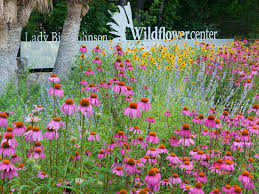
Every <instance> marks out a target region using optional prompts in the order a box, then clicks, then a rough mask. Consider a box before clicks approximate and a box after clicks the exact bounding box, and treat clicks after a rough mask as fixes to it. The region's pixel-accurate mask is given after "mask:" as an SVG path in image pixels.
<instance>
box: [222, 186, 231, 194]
mask: <svg viewBox="0 0 259 194" xmlns="http://www.w3.org/2000/svg"><path fill="white" fill-rule="evenodd" d="M221 190H222V192H223V193H225V194H232V188H231V185H226V186H225V187H222V188H221Z"/></svg>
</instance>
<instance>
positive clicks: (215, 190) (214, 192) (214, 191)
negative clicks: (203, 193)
mask: <svg viewBox="0 0 259 194" xmlns="http://www.w3.org/2000/svg"><path fill="white" fill-rule="evenodd" d="M209 194H221V192H220V190H219V189H213V191H211V192H210V193H209Z"/></svg>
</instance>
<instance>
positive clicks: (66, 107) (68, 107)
mask: <svg viewBox="0 0 259 194" xmlns="http://www.w3.org/2000/svg"><path fill="white" fill-rule="evenodd" d="M60 111H61V112H63V113H65V114H66V115H72V114H73V115H74V114H75V113H76V105H75V104H74V101H73V100H72V99H67V100H66V101H65V103H64V104H63V105H62V106H61V108H60Z"/></svg>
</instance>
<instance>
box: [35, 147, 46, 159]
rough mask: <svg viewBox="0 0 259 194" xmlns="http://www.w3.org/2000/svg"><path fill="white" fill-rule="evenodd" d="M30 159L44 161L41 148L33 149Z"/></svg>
mask: <svg viewBox="0 0 259 194" xmlns="http://www.w3.org/2000/svg"><path fill="white" fill-rule="evenodd" d="M32 157H33V158H34V159H38V160H40V159H45V154H44V152H43V150H42V149H41V148H38V147H37V148H35V149H34V152H33V153H32Z"/></svg>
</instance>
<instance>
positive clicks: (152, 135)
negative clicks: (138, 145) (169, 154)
mask: <svg viewBox="0 0 259 194" xmlns="http://www.w3.org/2000/svg"><path fill="white" fill-rule="evenodd" d="M146 142H147V143H153V144H157V143H159V138H158V137H157V134H156V132H150V133H149V135H148V136H147V137H146Z"/></svg>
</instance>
